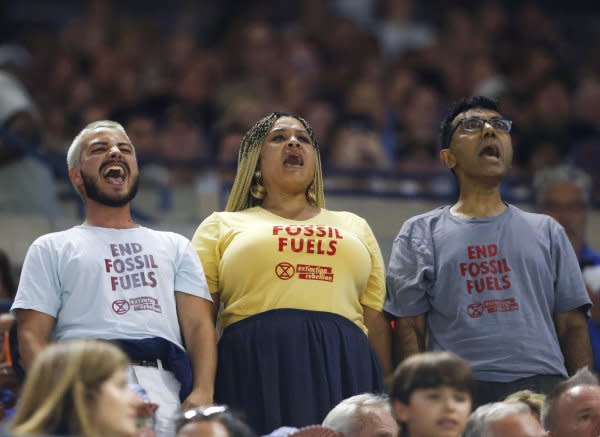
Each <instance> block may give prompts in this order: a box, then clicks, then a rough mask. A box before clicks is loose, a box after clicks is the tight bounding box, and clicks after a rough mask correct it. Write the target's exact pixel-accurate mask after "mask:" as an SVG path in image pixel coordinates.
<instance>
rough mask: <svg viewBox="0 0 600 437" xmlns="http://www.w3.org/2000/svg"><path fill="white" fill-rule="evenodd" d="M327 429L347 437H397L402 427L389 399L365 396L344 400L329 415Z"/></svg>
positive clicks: (324, 423)
mask: <svg viewBox="0 0 600 437" xmlns="http://www.w3.org/2000/svg"><path fill="white" fill-rule="evenodd" d="M323 426H325V427H327V428H331V429H333V430H335V431H338V432H339V433H341V434H342V435H343V436H344V437H369V436H374V435H375V436H378V437H396V436H397V435H398V424H397V423H396V421H395V420H394V416H392V407H391V406H390V401H389V399H388V398H387V396H381V395H375V394H371V393H364V394H360V395H356V396H352V397H350V398H347V399H344V400H343V401H342V402H340V403H339V404H337V405H336V406H335V407H334V408H333V409H332V410H331V411H330V412H329V414H327V416H326V417H325V419H324V420H323Z"/></svg>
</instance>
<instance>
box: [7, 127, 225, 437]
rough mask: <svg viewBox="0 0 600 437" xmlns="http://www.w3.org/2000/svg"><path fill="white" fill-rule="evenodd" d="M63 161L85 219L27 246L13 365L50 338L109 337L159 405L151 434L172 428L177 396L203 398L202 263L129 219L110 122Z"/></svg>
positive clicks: (191, 402)
mask: <svg viewBox="0 0 600 437" xmlns="http://www.w3.org/2000/svg"><path fill="white" fill-rule="evenodd" d="M67 164H68V167H69V177H70V179H71V182H72V183H73V186H74V187H75V188H76V189H77V191H78V192H79V193H80V194H81V196H82V198H83V200H84V202H85V204H86V217H85V220H84V222H83V224H81V225H78V226H75V227H73V228H71V229H68V230H65V231H62V232H56V233H51V234H47V235H43V236H41V237H39V238H38V239H37V240H36V241H35V242H34V243H33V244H32V245H31V247H30V248H29V250H28V252H27V256H26V258H25V262H24V264H23V269H22V274H21V280H20V283H19V289H18V291H17V296H16V298H15V302H14V304H13V307H12V310H13V311H14V312H15V313H16V317H17V327H18V340H19V349H20V354H21V358H22V364H23V366H24V367H25V369H27V368H29V366H30V365H31V363H32V362H33V360H34V358H35V357H36V355H37V354H38V353H39V352H40V351H41V350H42V349H43V348H44V347H45V346H46V345H47V344H48V343H50V342H51V341H61V340H68V339H71V338H99V339H106V340H110V341H114V342H115V343H117V344H119V345H120V346H121V347H122V348H123V349H124V350H125V351H126V352H127V353H128V355H129V356H130V358H131V360H132V366H131V367H130V372H129V375H130V380H131V382H134V383H139V384H141V385H142V386H144V388H146V390H148V392H149V394H150V397H151V398H152V400H153V401H154V402H156V403H158V404H159V405H160V407H159V409H158V412H157V414H158V429H157V431H158V435H165V436H167V435H173V434H174V429H173V425H172V423H171V422H172V420H171V419H172V417H173V416H174V414H175V413H177V412H178V411H179V409H180V408H181V403H180V401H183V408H184V409H186V408H192V407H197V406H201V405H207V404H211V403H212V401H213V381H214V376H215V366H216V336H215V328H214V318H213V303H212V300H211V298H210V293H209V292H208V288H207V285H206V279H205V276H204V272H203V270H202V266H201V264H200V262H199V259H198V257H197V255H196V253H195V252H194V250H193V249H192V247H191V245H190V242H189V241H188V240H187V239H186V238H184V237H183V236H181V235H178V234H174V233H171V232H159V231H154V230H151V229H148V228H145V227H142V226H139V225H137V224H136V223H134V221H133V220H132V217H131V209H130V202H131V200H132V199H133V198H134V196H135V194H136V191H137V186H138V177H139V172H138V165H137V160H136V155H135V149H134V147H133V145H132V144H131V141H130V139H129V137H128V136H127V133H126V132H125V130H124V129H123V127H122V126H121V125H120V124H118V123H115V122H111V121H98V122H94V123H91V124H89V125H88V126H86V127H85V128H84V129H83V130H82V131H81V133H80V134H79V135H78V136H77V137H76V138H75V139H74V140H73V143H72V145H71V147H70V148H69V151H68V153H67ZM184 348H185V349H184ZM185 350H187V353H186V352H185Z"/></svg>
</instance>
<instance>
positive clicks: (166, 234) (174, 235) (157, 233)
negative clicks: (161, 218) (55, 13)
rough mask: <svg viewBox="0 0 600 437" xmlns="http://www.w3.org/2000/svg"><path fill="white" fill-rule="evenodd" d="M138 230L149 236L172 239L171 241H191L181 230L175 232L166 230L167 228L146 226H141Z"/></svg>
mask: <svg viewBox="0 0 600 437" xmlns="http://www.w3.org/2000/svg"><path fill="white" fill-rule="evenodd" d="M137 231H138V232H141V233H145V234H147V235H148V236H151V237H153V238H156V239H163V240H170V241H175V242H184V243H187V242H189V239H188V238H187V237H184V236H183V235H182V234H180V233H179V232H175V231H169V230H165V229H152V228H147V227H145V226H140V227H139V228H138V229H137Z"/></svg>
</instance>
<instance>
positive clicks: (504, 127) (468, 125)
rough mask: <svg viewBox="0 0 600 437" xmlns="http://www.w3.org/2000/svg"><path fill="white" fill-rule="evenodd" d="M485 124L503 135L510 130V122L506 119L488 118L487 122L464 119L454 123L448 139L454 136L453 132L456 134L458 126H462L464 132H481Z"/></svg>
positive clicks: (477, 119)
mask: <svg viewBox="0 0 600 437" xmlns="http://www.w3.org/2000/svg"><path fill="white" fill-rule="evenodd" d="M486 123H487V124H489V125H490V126H491V127H492V128H493V129H494V130H496V131H498V132H503V133H509V132H510V130H511V128H512V121H510V120H507V119H506V118H490V119H489V120H484V119H483V118H479V117H466V118H463V119H462V120H460V121H459V122H458V123H456V126H454V129H452V133H451V134H450V137H452V136H453V135H454V132H456V129H458V128H459V126H462V128H463V130H464V131H465V132H481V130H482V129H483V128H484V126H485V125H486Z"/></svg>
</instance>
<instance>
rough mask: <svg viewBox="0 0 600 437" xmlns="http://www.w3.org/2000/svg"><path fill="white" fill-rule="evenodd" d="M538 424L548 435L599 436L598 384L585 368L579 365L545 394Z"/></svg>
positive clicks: (569, 436) (599, 394)
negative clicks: (539, 423)
mask: <svg viewBox="0 0 600 437" xmlns="http://www.w3.org/2000/svg"><path fill="white" fill-rule="evenodd" d="M542 424H543V425H544V428H545V429H546V431H548V436H549V437H575V436H576V437H597V436H598V435H600V386H599V385H598V378H597V376H596V375H594V374H593V373H592V372H591V371H590V370H589V369H587V368H582V369H580V370H579V371H578V372H577V373H575V375H573V376H572V377H571V378H569V379H568V380H566V381H564V382H562V383H560V384H559V385H557V386H556V388H555V389H554V390H553V391H552V392H551V393H550V394H549V395H548V397H546V402H545V403H544V407H543V408H542Z"/></svg>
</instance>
